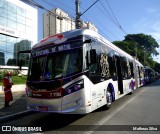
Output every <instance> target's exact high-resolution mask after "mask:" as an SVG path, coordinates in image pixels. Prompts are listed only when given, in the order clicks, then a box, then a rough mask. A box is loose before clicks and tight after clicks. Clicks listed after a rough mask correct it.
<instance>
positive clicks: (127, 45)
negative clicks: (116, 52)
mask: <svg viewBox="0 0 160 134" xmlns="http://www.w3.org/2000/svg"><path fill="white" fill-rule="evenodd" d="M113 44H115V45H116V46H118V47H119V48H121V49H122V50H124V51H125V52H127V53H129V54H130V55H132V56H137V59H138V60H139V61H140V62H141V63H142V64H143V65H146V66H149V67H154V66H155V62H154V61H153V58H152V56H157V55H158V54H159V53H158V52H157V50H156V48H158V47H159V44H158V43H157V41H156V40H155V39H154V38H153V37H152V36H151V35H145V34H143V33H141V34H128V35H127V36H125V39H124V40H123V41H114V42H113Z"/></svg>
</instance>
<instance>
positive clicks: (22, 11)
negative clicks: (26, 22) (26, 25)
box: [17, 7, 25, 16]
mask: <svg viewBox="0 0 160 134" xmlns="http://www.w3.org/2000/svg"><path fill="white" fill-rule="evenodd" d="M17 14H19V15H21V16H25V10H24V9H23V8H21V7H17Z"/></svg>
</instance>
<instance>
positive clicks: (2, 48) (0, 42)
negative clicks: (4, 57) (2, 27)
mask: <svg viewBox="0 0 160 134" xmlns="http://www.w3.org/2000/svg"><path fill="white" fill-rule="evenodd" d="M0 44H1V47H0V52H5V50H6V42H2V41H0Z"/></svg>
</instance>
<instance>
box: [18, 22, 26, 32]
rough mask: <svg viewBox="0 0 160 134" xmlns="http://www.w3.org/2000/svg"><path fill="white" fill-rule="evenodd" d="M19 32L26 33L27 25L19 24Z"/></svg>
mask: <svg viewBox="0 0 160 134" xmlns="http://www.w3.org/2000/svg"><path fill="white" fill-rule="evenodd" d="M17 30H18V31H22V32H25V25H23V24H20V23H18V24H17Z"/></svg>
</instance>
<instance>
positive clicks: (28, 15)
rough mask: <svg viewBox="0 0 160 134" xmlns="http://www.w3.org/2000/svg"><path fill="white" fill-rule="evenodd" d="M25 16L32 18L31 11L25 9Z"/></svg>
mask: <svg viewBox="0 0 160 134" xmlns="http://www.w3.org/2000/svg"><path fill="white" fill-rule="evenodd" d="M26 18H29V19H32V13H31V12H30V11H26Z"/></svg>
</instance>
